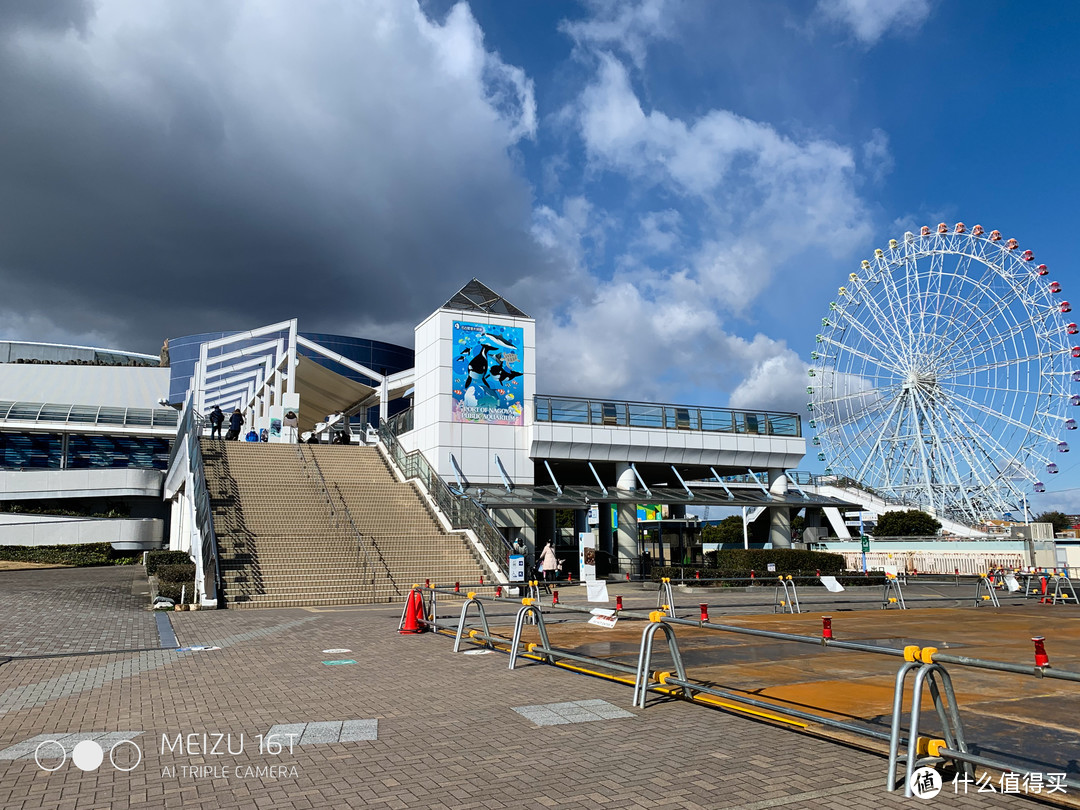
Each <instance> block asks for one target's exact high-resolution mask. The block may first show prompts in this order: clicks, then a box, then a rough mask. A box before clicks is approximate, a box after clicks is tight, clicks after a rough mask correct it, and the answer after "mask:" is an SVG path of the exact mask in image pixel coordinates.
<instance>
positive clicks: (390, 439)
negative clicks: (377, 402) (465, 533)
mask: <svg viewBox="0 0 1080 810" xmlns="http://www.w3.org/2000/svg"><path fill="white" fill-rule="evenodd" d="M411 425H412V410H411V409H410V410H407V411H402V412H401V413H399V414H397V415H396V416H393V417H391V418H389V419H384V420H382V421H381V422H380V423H379V441H381V442H382V444H383V447H384V448H385V449H386V453H387V456H388V457H389V458H390V460H391V461H392V462H393V464H394V465H395V466H396V467H397V468H398V470H400V471H401V474H402V475H403V476H404V477H405V478H406V479H414V478H415V479H419V481H420V482H421V483H422V484H423V485H424V486H425V487H426V488H427V491H428V494H429V495H430V496H431V498H432V500H434V501H435V505H436V506H437V507H438V509H439V511H441V512H442V513H443V514H444V515H445V516H446V518H447V520H449V521H450V525H451V526H453V527H454V528H455V529H458V530H461V529H471V530H472V531H473V533H474V534H475V535H476V537H477V538H478V539H479V540H480V542H481V543H482V544H483V546H484V549H485V551H487V554H488V556H489V557H490V558H491V559H492V561H494V563H495V565H496V566H498V568H499V570H500V571H501V572H502V573H503V574H504V575H507V576H509V573H510V570H509V555H510V553H511V547H510V543H509V542H508V541H507V539H506V538H505V537H503V534H502V532H500V531H499V530H498V528H496V526H495V524H494V523H492V522H491V518H490V517H489V516H488V513H487V510H485V509H484V508H483V507H482V506H481V505H480V504H478V503H477V502H476V501H475V500H474V499H473V498H471V497H469V496H468V495H466V494H464V493H459V492H455V491H454V490H452V489H451V488H450V485H449V484H447V483H446V481H445V480H443V478H442V476H440V475H439V474H438V473H437V472H435V470H434V469H433V468H432V467H431V465H430V464H429V463H428V460H427V458H425V456H424V454H423V453H421V452H420V451H419V450H413V451H411V452H405V449H404V448H403V447H402V446H401V443H400V442H399V441H398V438H397V437H398V434H399V433H403V432H406V431H407V430H408V427H407V426H411Z"/></svg>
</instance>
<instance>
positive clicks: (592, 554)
mask: <svg viewBox="0 0 1080 810" xmlns="http://www.w3.org/2000/svg"><path fill="white" fill-rule="evenodd" d="M578 579H580V580H582V581H583V582H595V581H596V538H595V537H594V536H593V533H592V532H579V533H578Z"/></svg>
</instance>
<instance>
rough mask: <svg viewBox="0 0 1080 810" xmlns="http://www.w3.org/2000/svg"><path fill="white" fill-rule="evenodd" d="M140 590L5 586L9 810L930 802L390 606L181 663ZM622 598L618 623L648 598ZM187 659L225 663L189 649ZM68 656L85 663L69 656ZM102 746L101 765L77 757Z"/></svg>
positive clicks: (65, 572) (854, 762) (958, 803)
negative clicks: (422, 625)
mask: <svg viewBox="0 0 1080 810" xmlns="http://www.w3.org/2000/svg"><path fill="white" fill-rule="evenodd" d="M136 572H137V573H136ZM142 574H143V571H142V569H141V568H137V569H132V568H102V569H91V570H80V569H57V570H36V571H7V572H0V611H2V614H0V615H2V620H0V622H2V623H0V655H3V656H11V658H10V660H7V661H6V663H3V664H0V807H3V808H12V809H13V810H26V809H27V808H71V809H72V810H75V809H76V808H77V809H78V810H83V809H84V808H159V807H169V808H174V807H175V808H181V807H185V808H192V807H202V808H207V810H209V808H256V807H258V808H294V807H295V808H323V807H373V808H490V809H491V810H496V809H497V808H511V807H513V808H517V807H610V808H633V807H669V808H742V809H743V810H752V809H756V808H767V807H791V808H843V809H844V810H858V809H859V808H866V810H871V808H873V809H874V810H877V809H878V808H886V807H903V806H907V807H910V806H914V805H916V804H918V803H919V801H920V800H918V799H904V798H903V796H902V794H901V793H899V792H897V793H888V792H886V791H885V789H884V784H885V769H886V768H885V766H886V763H885V760H884V759H883V758H882V757H881V756H879V755H876V754H873V753H868V752H866V751H863V750H860V749H858V748H855V747H851V746H847V745H843V744H840V743H838V742H834V741H829V740H826V739H820V738H817V737H813V736H808V735H806V734H801V733H797V732H794V731H791V730H787V729H784V728H780V727H777V726H775V725H770V724H767V723H763V722H757V721H754V720H751V719H747V718H745V717H742V716H737V715H733V714H729V713H725V712H721V711H714V710H710V709H707V708H704V707H702V706H698V705H693V704H690V703H686V702H683V701H673V700H664V699H663V698H661V697H659V696H654V697H653V698H652V699H651V702H650V704H649V707H648V708H647V709H645V710H642V709H638V708H634V707H632V705H631V704H632V690H631V689H630V687H628V686H625V685H622V684H619V683H615V682H612V681H609V680H602V679H598V678H592V677H588V676H585V675H580V674H575V673H573V672H570V671H567V670H565V669H559V668H555V667H551V666H546V665H543V664H539V663H534V662H529V661H524V662H522V663H521V665H520V666H519V668H518V669H516V670H514V671H511V670H509V669H508V668H507V664H508V658H507V656H506V655H503V654H501V653H497V652H486V651H483V650H479V649H477V648H475V647H474V648H471V649H470V650H469V651H468V652H469V653H470V654H454V653H453V651H452V640H451V639H449V638H447V637H444V636H437V635H433V634H424V635H414V636H413V635H400V634H398V633H397V625H398V618H399V615H400V612H401V606H400V605H397V606H359V607H352V608H307V609H301V608H297V609H266V610H245V611H227V610H226V611H199V612H185V613H171V614H169V617H170V619H171V624H172V627H173V628H174V629H175V632H176V636H177V639H178V641H179V643H180V644H181V645H184V646H183V647H182V648H181V651H174V650H165V649H157V647H159V646H160V641H159V635H158V628H157V624H156V622H155V615H154V614H153V613H151V612H149V611H148V610H146V599H145V597H143V596H142V595H141V592H140V588H141V586H142V584H143V583H141V582H140V581H139V576H141V575H142ZM626 588H627V589H628V590H627V594H628V596H627V597H626V599H627V602H628V605H627V606H628V608H629V607H647V606H648V603H649V602H650V600H651V601H652V602H653V603H655V598H656V597H655V594H653V593H648V592H644V591H642V590H641V589H640V586H636V585H635V586H626ZM631 588H632V591H631V590H629V589H631ZM631 593H632V594H633V595H631ZM564 598H571V599H572V598H573V597H572V596H571V595H570V593H569V591H567V595H566V596H564ZM760 598H761V597H757V599H758V600H760ZM685 599H686V602H687V604H696V602H697V601H698V597H697V596H696V595H687V596H686V597H685ZM740 600H741V601H743V602H748V601H751V600H749V599H748V598H747V597H733V603H732V605H731V607H732V611H733V612H736V605H735V602H738V601H740ZM440 607H441V606H440ZM751 609H752V606H751V607H744V609H743V612H747V611H749V610H751ZM1073 610H1074V609H1073ZM454 612H455V611H454V610H453V609H451V608H450V606H447V609H446V610H445V611H443V610H442V609H441V610H440V613H442V614H443V615H449V614H451V613H454ZM512 613H513V610H512V606H510V605H508V606H507V610H506V612H505V613H504V614H503V620H502V624H500V626H504V624H505V622H506V621H507V620H508V619H509V617H511V616H512ZM878 613H879V614H880V613H884V611H879V612H878ZM849 615H851V616H855V615H856V614H855V613H852V614H849ZM796 618H797V617H796ZM553 643H554V642H553ZM109 645H114V646H112V647H110V646H109ZM195 646H205V647H213V648H218V649H194V650H190V649H189V650H186V651H184V648H190V647H195ZM110 649H117V650H119V649H123V650H131V651H130V652H120V653H109V652H108V651H109V650H110ZM79 652H85V653H95V654H86V655H70V653H79ZM31 656H38V657H31ZM0 660H3V659H0ZM1048 683H1049V682H1048ZM1059 685H1060V684H1055V687H1056V686H1059ZM1059 721H1060V722H1061V723H1067V722H1068V720H1067V718H1059ZM93 742H96V743H97V750H99V751H103V752H104V760H103V761H102V762H101V763H100V764H96V763H95V761H94V760H93V758H92V757H91V759H90V760H87V759H86V757H85V751H83V753H82V754H79V753H78V752H77V751H76V747H77V746H79V744H80V743H86V745H84V746H83V748H84V749H85V750H89V751H91V752H92V750H93V749H94V746H93V745H90V743H93ZM80 750H82V749H80ZM61 752H63V757H62V758H61V756H60V754H61ZM35 753H36V759H35ZM110 754H111V757H110ZM1075 758H1076V753H1075V752H1074V753H1073V754H1070V755H1069V756H1068V757H1067V759H1072V760H1073V761H1074V764H1075ZM80 766H82V767H80ZM82 768H86V770H83V769H82ZM963 790H964V788H963V786H962V785H961V786H960V791H961V792H960V793H954V788H953V786H952V784H949V783H947V784H946V785H945V787H944V789H943V791H942V792H941V794H939V795H938V796H937V797H936V798H934V799H932V800H930V801H928V802H926V803H927V804H930V805H933V806H940V807H972V808H998V807H1002V808H1004V807H1016V806H1017V805H1018V804H1025V805H1027V806H1033V807H1034V806H1036V805H1035V804H1034V803H1030V802H1028V801H1027V800H1026V799H1025V798H1024V797H1023V795H1021V794H1008V795H1002V794H1000V793H988V792H977V789H976V787H975V786H974V785H971V786H969V787H968V788H967V793H966V795H965V794H964V793H963V792H962V791H963ZM1055 798H1060V797H1055ZM1069 798H1070V799H1071V797H1069Z"/></svg>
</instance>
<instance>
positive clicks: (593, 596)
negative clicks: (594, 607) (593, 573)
mask: <svg viewBox="0 0 1080 810" xmlns="http://www.w3.org/2000/svg"><path fill="white" fill-rule="evenodd" d="M585 591H586V592H587V593H588V599H589V601H590V602H610V601H611V599H610V598H609V597H608V592H607V583H606V582H604V580H600V581H599V582H598V581H596V580H595V579H594V580H593V581H592V582H586V583H585Z"/></svg>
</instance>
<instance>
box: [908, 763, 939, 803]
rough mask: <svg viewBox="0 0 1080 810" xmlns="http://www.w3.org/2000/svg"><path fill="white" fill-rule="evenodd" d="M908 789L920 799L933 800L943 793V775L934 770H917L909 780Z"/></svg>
mask: <svg viewBox="0 0 1080 810" xmlns="http://www.w3.org/2000/svg"><path fill="white" fill-rule="evenodd" d="M908 787H910V788H911V792H912V794H913V795H914V796H917V797H918V798H920V799H932V798H934V797H935V796H937V795H938V794H939V793H941V774H940V773H938V772H937V771H935V770H934V769H933V768H916V769H915V770H914V771H912V773H911V779H909V780H908Z"/></svg>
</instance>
